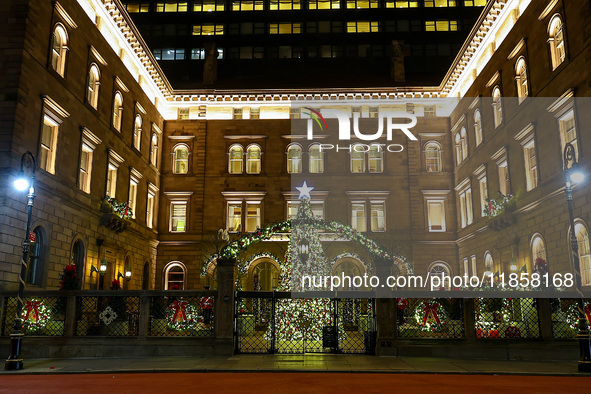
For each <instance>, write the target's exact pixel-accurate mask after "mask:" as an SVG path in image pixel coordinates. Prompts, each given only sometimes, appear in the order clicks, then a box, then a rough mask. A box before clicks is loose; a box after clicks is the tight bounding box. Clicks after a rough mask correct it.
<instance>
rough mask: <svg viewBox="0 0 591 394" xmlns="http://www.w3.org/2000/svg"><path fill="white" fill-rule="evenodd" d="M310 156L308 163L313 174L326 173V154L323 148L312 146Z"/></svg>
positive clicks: (318, 145) (309, 151)
mask: <svg viewBox="0 0 591 394" xmlns="http://www.w3.org/2000/svg"><path fill="white" fill-rule="evenodd" d="M308 155H309V158H310V162H309V163H308V165H309V167H310V173H311V174H320V173H323V172H324V152H322V148H321V147H320V144H312V145H310V147H309V148H308Z"/></svg>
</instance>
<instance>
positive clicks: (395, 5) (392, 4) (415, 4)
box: [386, 0, 419, 8]
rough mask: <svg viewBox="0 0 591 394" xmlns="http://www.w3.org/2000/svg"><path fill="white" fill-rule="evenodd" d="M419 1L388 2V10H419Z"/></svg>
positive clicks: (400, 0) (389, 0) (398, 0)
mask: <svg viewBox="0 0 591 394" xmlns="http://www.w3.org/2000/svg"><path fill="white" fill-rule="evenodd" d="M418 7H419V2H418V1H408V0H386V8H418Z"/></svg>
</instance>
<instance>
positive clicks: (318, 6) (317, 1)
mask: <svg viewBox="0 0 591 394" xmlns="http://www.w3.org/2000/svg"><path fill="white" fill-rule="evenodd" d="M339 8H341V3H340V0H308V9H309V10H338V9H339Z"/></svg>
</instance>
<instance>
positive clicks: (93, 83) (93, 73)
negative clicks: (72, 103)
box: [86, 63, 101, 109]
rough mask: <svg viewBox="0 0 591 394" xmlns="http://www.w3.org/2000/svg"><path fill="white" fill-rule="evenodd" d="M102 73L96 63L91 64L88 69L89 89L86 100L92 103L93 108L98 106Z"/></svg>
mask: <svg viewBox="0 0 591 394" xmlns="http://www.w3.org/2000/svg"><path fill="white" fill-rule="evenodd" d="M100 79H101V73H100V71H99V68H98V66H97V65H96V64H95V63H92V64H91V65H90V70H89V71H88V90H87V92H86V101H87V102H88V103H89V104H90V105H92V107H93V108H95V109H96V108H97V106H98V98H99V87H100V86H101V82H100Z"/></svg>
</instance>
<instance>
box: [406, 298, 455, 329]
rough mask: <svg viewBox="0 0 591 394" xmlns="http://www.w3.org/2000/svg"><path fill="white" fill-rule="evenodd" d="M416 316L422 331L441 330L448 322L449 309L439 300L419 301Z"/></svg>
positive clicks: (415, 310)
mask: <svg viewBox="0 0 591 394" xmlns="http://www.w3.org/2000/svg"><path fill="white" fill-rule="evenodd" d="M414 316H415V320H416V322H417V325H418V326H419V328H420V329H421V331H427V332H440V331H442V330H443V328H444V327H445V325H446V324H447V319H448V315H447V311H446V310H445V308H444V307H443V306H442V305H441V303H440V302H439V301H434V300H428V301H423V302H419V303H418V304H417V306H416V307H415V309H414Z"/></svg>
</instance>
